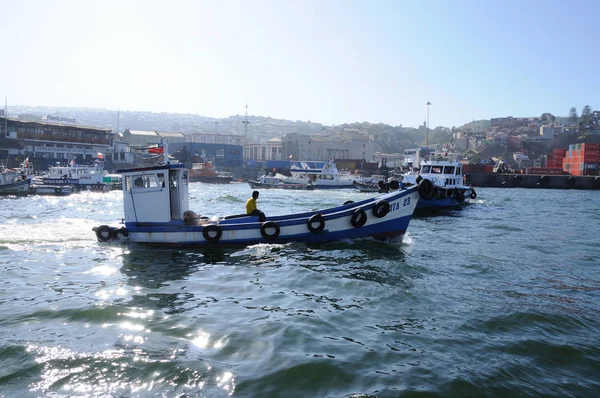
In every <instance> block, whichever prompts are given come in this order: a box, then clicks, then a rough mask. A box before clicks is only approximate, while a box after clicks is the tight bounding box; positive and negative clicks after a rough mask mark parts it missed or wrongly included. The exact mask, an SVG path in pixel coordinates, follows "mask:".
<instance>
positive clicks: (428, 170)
mask: <svg viewBox="0 0 600 398" xmlns="http://www.w3.org/2000/svg"><path fill="white" fill-rule="evenodd" d="M421 173H431V166H423V167H421Z"/></svg>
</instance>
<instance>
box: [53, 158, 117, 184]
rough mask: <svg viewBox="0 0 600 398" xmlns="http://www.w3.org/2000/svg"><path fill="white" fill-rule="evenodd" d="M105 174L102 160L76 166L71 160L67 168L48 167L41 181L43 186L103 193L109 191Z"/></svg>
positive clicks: (58, 166) (59, 166)
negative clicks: (68, 186)
mask: <svg viewBox="0 0 600 398" xmlns="http://www.w3.org/2000/svg"><path fill="white" fill-rule="evenodd" d="M107 174H108V172H107V171H106V170H104V162H103V161H102V158H98V159H96V160H94V162H93V163H92V164H76V163H75V162H74V161H73V160H71V161H70V162H69V165H67V166H61V165H56V166H50V167H49V168H48V172H47V173H46V174H45V175H43V176H42V178H41V181H42V184H44V185H59V186H60V185H72V186H73V187H74V188H75V189H76V190H85V189H88V190H98V191H103V190H110V187H109V186H107V185H106V184H105V182H104V177H105V175H107Z"/></svg>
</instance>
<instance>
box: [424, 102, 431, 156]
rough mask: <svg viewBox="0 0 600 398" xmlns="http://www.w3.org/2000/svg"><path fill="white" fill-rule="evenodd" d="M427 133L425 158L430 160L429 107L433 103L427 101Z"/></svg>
mask: <svg viewBox="0 0 600 398" xmlns="http://www.w3.org/2000/svg"><path fill="white" fill-rule="evenodd" d="M426 105H427V132H426V135H425V158H426V159H427V160H429V107H430V106H431V102H429V101H427V104H426Z"/></svg>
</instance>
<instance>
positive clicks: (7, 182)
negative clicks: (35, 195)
mask: <svg viewBox="0 0 600 398" xmlns="http://www.w3.org/2000/svg"><path fill="white" fill-rule="evenodd" d="M30 185H31V179H30V178H27V175H26V174H23V172H22V171H21V170H19V169H8V168H6V167H4V166H2V168H0V196H27V195H29V186H30Z"/></svg>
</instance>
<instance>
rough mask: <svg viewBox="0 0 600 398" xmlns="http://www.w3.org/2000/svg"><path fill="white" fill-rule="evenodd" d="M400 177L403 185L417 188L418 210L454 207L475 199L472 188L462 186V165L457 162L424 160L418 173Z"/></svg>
mask: <svg viewBox="0 0 600 398" xmlns="http://www.w3.org/2000/svg"><path fill="white" fill-rule="evenodd" d="M401 177H402V178H401V181H402V183H403V184H404V185H406V186H418V189H419V195H420V197H421V198H420V199H419V203H418V205H417V208H419V209H436V208H446V207H455V206H460V205H463V204H464V203H465V202H466V201H468V199H475V198H477V193H476V192H475V190H474V189H473V187H471V186H468V185H465V184H464V177H463V173H462V165H461V164H460V163H459V162H458V161H447V160H425V161H423V162H421V168H420V169H419V171H416V172H410V173H406V174H404V175H402V176H401Z"/></svg>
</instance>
